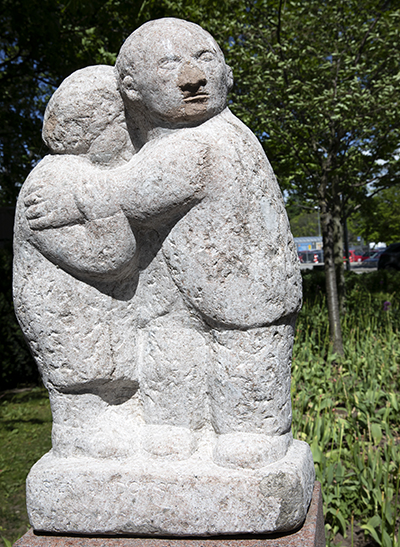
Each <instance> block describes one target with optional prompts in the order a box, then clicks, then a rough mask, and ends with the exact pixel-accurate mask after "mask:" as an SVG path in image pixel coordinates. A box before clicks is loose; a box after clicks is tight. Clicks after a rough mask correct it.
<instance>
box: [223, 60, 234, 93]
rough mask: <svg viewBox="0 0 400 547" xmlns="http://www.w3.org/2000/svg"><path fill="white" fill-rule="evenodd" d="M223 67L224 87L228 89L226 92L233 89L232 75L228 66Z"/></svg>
mask: <svg viewBox="0 0 400 547" xmlns="http://www.w3.org/2000/svg"><path fill="white" fill-rule="evenodd" d="M225 66H226V85H227V87H228V91H230V90H231V89H232V87H233V73H232V69H231V67H230V66H229V65H225Z"/></svg>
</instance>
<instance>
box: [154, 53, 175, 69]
mask: <svg viewBox="0 0 400 547" xmlns="http://www.w3.org/2000/svg"><path fill="white" fill-rule="evenodd" d="M180 61H181V60H180V58H179V57H175V56H173V57H164V58H163V59H160V61H159V63H158V66H159V67H160V68H163V69H165V70H174V69H175V68H177V67H178V66H179V63H180Z"/></svg>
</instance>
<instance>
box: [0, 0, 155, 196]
mask: <svg viewBox="0 0 400 547" xmlns="http://www.w3.org/2000/svg"><path fill="white" fill-rule="evenodd" d="M164 15H165V8H164V7H163V5H162V4H161V5H159V3H158V2H156V1H155V0H151V1H150V0H148V1H147V2H145V0H135V1H132V0H69V1H67V2H63V1H62V0H2V3H1V7H0V83H1V85H0V204H1V205H13V204H14V203H15V200H16V197H17V195H18V192H19V188H20V186H21V184H22V183H23V181H24V180H25V178H26V176H27V175H28V173H29V172H30V171H31V169H32V167H33V166H34V165H35V164H36V163H37V161H38V160H39V159H40V158H42V157H43V156H44V155H45V154H46V153H47V151H46V147H45V145H44V144H43V143H42V140H41V134H40V133H41V125H42V119H43V113H44V109H45V106H46V103H47V101H48V99H49V96H50V95H51V94H52V93H53V91H54V90H55V89H56V88H57V87H58V86H59V84H60V83H61V82H62V80H63V79H64V78H66V77H67V76H68V75H69V74H71V72H73V71H74V70H77V69H79V68H82V67H84V66H87V65H91V64H99V63H103V64H114V62H115V59H116V55H117V53H118V50H119V48H120V46H121V44H122V42H123V40H124V39H125V38H126V37H127V36H128V35H129V34H130V33H131V32H132V31H133V30H134V29H135V28H136V27H138V26H140V25H141V24H142V23H143V22H145V21H146V20H147V19H149V18H156V17H163V16H164Z"/></svg>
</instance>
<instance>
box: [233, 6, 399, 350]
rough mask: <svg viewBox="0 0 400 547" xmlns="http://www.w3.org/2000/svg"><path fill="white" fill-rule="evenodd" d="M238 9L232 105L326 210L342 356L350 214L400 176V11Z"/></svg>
mask: <svg viewBox="0 0 400 547" xmlns="http://www.w3.org/2000/svg"><path fill="white" fill-rule="evenodd" d="M235 6H236V10H237V11H236V12H235V16H236V22H235V20H234V19H235V18H233V21H232V22H231V24H230V25H229V26H228V27H227V28H226V29H224V30H225V31H228V32H229V33H230V38H228V37H227V36H225V38H226V41H228V40H229V44H230V46H229V47H228V48H227V50H226V52H227V57H228V61H229V62H230V63H231V65H232V66H233V67H234V74H235V78H236V87H235V89H234V94H233V97H232V101H233V104H232V108H233V110H234V111H235V113H236V114H237V115H238V116H239V117H240V118H241V119H242V120H243V121H244V122H245V123H246V124H248V125H249V126H250V127H251V128H252V129H253V131H254V132H255V133H256V134H257V135H258V136H259V138H260V139H261V141H262V143H263V145H264V148H265V149H266V151H267V154H268V156H269V157H270V159H271V162H272V164H273V166H274V169H275V171H276V173H277V175H278V178H279V181H280V183H281V186H283V187H284V188H285V189H286V190H287V191H288V192H289V193H294V194H297V195H299V196H302V198H304V199H306V200H308V201H311V202H314V203H316V204H318V206H319V208H320V212H321V229H322V235H323V242H324V254H325V272H326V289H327V299H328V309H329V320H330V333H331V338H332V341H333V349H334V351H336V352H338V353H342V352H343V345H342V336H341V328H340V317H339V302H338V290H337V272H336V269H335V261H336V264H337V265H338V271H339V274H340V272H341V271H342V261H343V259H342V256H343V249H342V244H341V241H342V236H341V226H342V217H343V216H347V215H349V213H350V211H351V210H352V209H353V208H354V207H355V206H356V205H357V204H359V203H361V202H362V201H363V200H364V199H365V198H366V197H367V195H368V193H370V192H371V189H375V190H376V189H379V188H382V187H385V185H388V184H390V183H393V181H394V180H395V178H396V176H397V173H398V171H399V158H398V155H397V154H396V151H397V149H398V146H399V142H400V131H399V128H400V109H399V104H398V103H399V94H398V81H399V80H400V71H399V56H398V43H399V37H400V10H399V9H398V7H397V5H396V3H394V2H390V1H386V2H379V1H377V0H367V1H365V2H360V1H355V0H353V1H351V0H350V1H348V0H346V1H345V0H326V1H323V2H321V1H319V0H318V1H317V0H308V1H307V2H303V1H300V0H291V1H289V0H288V1H286V2H284V1H283V0H279V1H278V0H277V1H270V0H269V1H266V0H258V1H257V2H239V3H235ZM232 10H233V7H232ZM383 162H384V163H385V169H382V163H383ZM339 280H340V279H339Z"/></svg>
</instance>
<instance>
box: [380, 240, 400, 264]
mask: <svg viewBox="0 0 400 547" xmlns="http://www.w3.org/2000/svg"><path fill="white" fill-rule="evenodd" d="M378 270H397V271H400V243H392V244H391V245H389V247H387V248H386V249H385V250H384V251H383V253H382V254H381V255H380V257H379V261H378Z"/></svg>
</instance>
